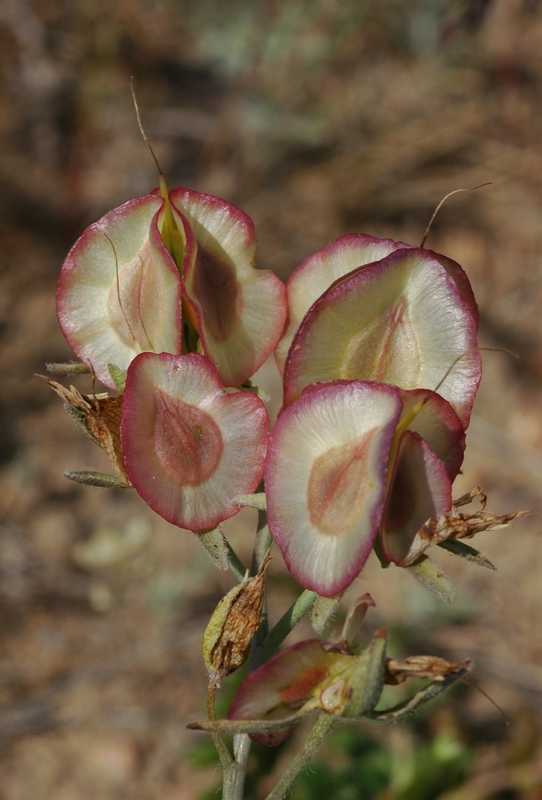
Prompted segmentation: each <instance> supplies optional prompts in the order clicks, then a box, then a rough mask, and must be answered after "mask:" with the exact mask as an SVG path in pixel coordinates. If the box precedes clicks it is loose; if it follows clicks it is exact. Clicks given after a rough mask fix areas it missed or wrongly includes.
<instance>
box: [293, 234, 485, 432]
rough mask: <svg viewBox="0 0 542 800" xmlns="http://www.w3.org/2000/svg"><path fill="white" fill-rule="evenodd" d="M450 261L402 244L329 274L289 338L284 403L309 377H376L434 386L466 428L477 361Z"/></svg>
mask: <svg viewBox="0 0 542 800" xmlns="http://www.w3.org/2000/svg"><path fill="white" fill-rule="evenodd" d="M454 263H455V262H450V263H449V264H447V267H446V268H445V267H443V266H442V264H441V263H440V262H439V261H437V259H436V258H434V257H433V256H432V255H430V254H429V253H427V251H425V250H420V249H418V248H409V249H403V250H396V251H395V252H393V253H391V254H390V255H389V256H387V257H386V258H383V259H381V260H380V261H377V262H375V263H373V264H371V265H368V266H364V267H361V268H359V269H356V270H354V271H353V272H350V273H349V274H348V275H346V276H345V277H344V278H339V279H338V280H337V281H335V283H334V284H333V285H332V286H331V287H330V288H329V289H328V290H327V291H326V292H324V294H323V295H322V296H321V297H320V298H319V300H317V301H316V302H315V303H314V304H313V306H312V307H311V309H310V311H309V312H308V313H307V314H306V316H305V318H304V319H303V322H302V323H301V326H300V327H299V329H298V331H297V333H296V335H295V337H294V339H293V342H292V345H291V347H290V350H289V353H288V358H287V361H286V365H285V369H284V403H285V405H289V404H291V403H292V402H294V400H296V399H297V398H298V397H299V396H300V395H301V392H302V391H303V389H304V388H305V387H306V386H309V385H311V384H313V383H317V382H322V381H324V382H326V381H333V380H337V379H343V380H362V381H379V382H383V383H388V384H392V385H395V386H398V387H401V388H403V389H433V390H435V389H437V391H438V393H439V394H440V395H442V397H444V398H445V399H446V400H448V402H449V403H450V405H451V406H452V408H453V409H454V411H455V412H456V414H457V416H458V417H459V419H460V421H461V424H462V425H463V427H464V428H466V427H467V425H468V422H469V418H470V413H471V409H472V404H473V402H474V397H475V394H476V390H477V388H478V384H479V382H480V375H481V367H480V355H479V352H478V344H477V317H476V315H475V314H474V313H473V309H472V307H471V306H470V304H469V303H468V302H467V301H466V300H465V299H464V298H463V296H462V293H461V291H460V290H459V288H458V283H457V282H456V280H455V279H454V278H453V277H452V276H451V275H450V273H449V271H448V270H451V269H453V267H452V266H451V265H453V264H454ZM458 280H459V279H458ZM465 291H466V290H465ZM437 387H438V388H437Z"/></svg>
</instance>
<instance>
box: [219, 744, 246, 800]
mask: <svg viewBox="0 0 542 800" xmlns="http://www.w3.org/2000/svg"><path fill="white" fill-rule="evenodd" d="M250 745H251V741H250V739H249V737H248V735H247V734H246V733H240V734H237V735H236V736H234V737H233V755H234V758H235V761H232V762H231V764H228V765H227V766H225V767H224V765H223V769H224V781H223V785H222V800H243V792H244V788H245V776H246V774H247V763H248V756H249V753H250Z"/></svg>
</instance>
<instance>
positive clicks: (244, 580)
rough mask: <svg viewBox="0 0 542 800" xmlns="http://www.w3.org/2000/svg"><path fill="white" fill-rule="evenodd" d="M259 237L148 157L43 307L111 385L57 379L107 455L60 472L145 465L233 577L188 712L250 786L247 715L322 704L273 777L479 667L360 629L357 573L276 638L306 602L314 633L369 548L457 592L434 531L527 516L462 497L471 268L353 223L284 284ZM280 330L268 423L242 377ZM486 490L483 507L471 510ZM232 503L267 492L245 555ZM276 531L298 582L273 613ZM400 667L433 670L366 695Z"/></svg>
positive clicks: (258, 718)
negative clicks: (270, 588) (272, 416)
mask: <svg viewBox="0 0 542 800" xmlns="http://www.w3.org/2000/svg"><path fill="white" fill-rule="evenodd" d="M255 244H256V239H255V233H254V227H253V224H252V222H251V220H250V219H249V217H248V216H247V215H246V214H244V213H243V212H242V211H240V210H239V209H237V208H235V207H234V206H233V205H231V204H230V203H227V202H225V201H224V200H220V199H219V198H217V197H211V196H210V195H206V194H200V193H198V192H194V191H191V190H188V189H176V190H174V191H171V192H169V191H168V190H167V188H166V186H165V183H164V181H163V180H161V185H160V189H157V190H155V191H153V192H151V193H150V194H148V195H146V196H144V197H138V198H135V199H134V200H130V201H129V202H127V203H125V204H124V205H122V206H120V208H116V209H114V210H113V211H111V212H110V213H108V214H106V215H105V216H104V217H103V218H102V219H101V220H99V221H98V222H96V223H94V224H93V225H91V226H90V227H89V228H87V229H86V230H85V231H84V233H83V234H82V235H81V237H80V238H79V239H78V240H77V242H76V243H75V244H74V246H73V247H72V249H71V250H70V252H69V254H68V256H67V258H66V260H65V262H64V264H63V266H62V270H61V273H60V280H59V284H58V293H57V308H58V317H59V320H60V325H61V327H62V330H63V332H64V335H65V337H66V339H67V340H68V342H69V343H70V345H71V346H72V347H73V349H74V351H75V353H76V355H77V356H78V358H79V360H80V362H79V363H77V364H68V365H49V368H50V371H56V372H57V373H63V374H64V375H69V374H71V373H75V372H80V371H87V372H92V374H93V375H94V376H95V378H97V379H99V380H100V381H101V382H102V383H103V384H105V386H106V387H107V388H108V389H109V390H112V392H113V394H112V395H110V394H108V393H103V394H96V393H93V394H91V395H87V396H84V395H82V394H80V393H79V392H78V391H77V390H76V389H74V388H73V387H70V388H65V387H63V386H62V385H60V384H58V383H56V382H55V381H52V380H49V383H50V385H51V387H52V388H53V389H54V390H55V391H56V392H57V393H58V394H60V395H61V397H62V398H63V399H64V401H65V403H66V407H67V410H68V411H69V413H70V415H71V416H72V417H73V418H74V419H75V421H76V422H77V423H78V424H79V425H80V427H81V428H82V429H83V431H84V432H85V433H87V434H88V435H89V436H90V437H91V438H92V439H93V440H94V441H96V442H97V443H98V444H99V445H100V446H101V447H102V448H103V449H104V450H105V452H106V453H107V455H108V456H109V458H110V460H111V464H112V469H113V474H104V473H101V472H95V471H91V470H79V471H76V472H71V473H68V477H69V478H71V479H72V480H76V481H79V482H81V483H86V484H91V485H95V486H112V487H126V488H131V487H133V488H135V490H136V491H137V492H138V494H139V495H140V496H141V497H142V499H143V500H144V501H145V502H146V503H148V505H150V506H151V508H153V509H154V511H156V512H157V513H158V514H160V515H161V516H162V517H164V518H165V519H166V520H168V521H169V522H171V523H172V524H174V525H177V526H178V527H179V528H184V529H188V531H192V532H193V533H195V534H196V535H197V536H198V538H199V539H200V541H201V542H202V543H203V545H204V546H205V548H206V549H207V552H208V553H209V555H210V556H211V558H212V560H213V562H214V564H215V565H216V566H218V567H219V568H221V569H231V570H232V572H233V573H234V575H235V576H236V578H237V580H238V585H237V586H235V587H234V589H232V590H231V591H230V592H229V593H228V594H227V595H226V596H225V597H224V598H223V600H222V601H221V602H220V604H219V606H218V607H217V609H216V611H215V612H214V614H213V616H212V618H211V620H210V622H209V625H208V628H207V631H206V633H205V637H204V647H203V651H204V661H205V665H206V667H207V669H208V672H209V695H208V704H207V705H208V717H209V719H208V720H206V721H203V722H198V723H193V724H192V726H191V727H196V728H199V729H203V730H208V731H210V733H211V734H212V736H213V738H214V741H215V744H216V747H217V750H218V753H219V756H220V760H221V762H222V767H223V770H224V780H223V797H224V798H225V799H226V800H239V798H242V796H243V783H244V777H245V771H246V765H247V759H248V752H249V747H250V739H251V738H252V739H256V740H258V741H263V742H265V743H267V744H269V745H276V744H278V743H279V742H281V741H283V740H284V739H285V738H286V736H287V735H288V733H289V731H290V730H291V728H292V727H293V726H294V725H295V724H296V723H297V722H298V720H299V719H301V718H302V717H305V716H307V715H312V716H313V717H314V719H315V722H314V726H313V728H312V731H311V733H310V734H309V736H308V738H307V741H306V742H305V744H304V746H303V748H302V749H301V751H300V752H299V753H298V754H297V755H296V756H295V757H294V758H293V761H292V763H291V764H290V766H289V767H288V769H287V770H286V771H285V773H284V775H283V777H282V778H281V779H280V781H279V783H278V784H277V786H276V787H275V788H274V789H273V790H272V791H271V793H270V795H269V798H275V799H277V798H282V797H284V796H285V794H286V793H287V792H288V790H289V788H290V786H291V785H292V782H293V781H294V780H295V777H296V775H298V774H299V772H300V771H301V770H302V769H303V768H304V767H305V766H306V765H307V764H308V763H309V761H310V760H311V759H312V757H313V755H314V753H315V751H316V749H317V747H318V745H319V744H320V743H321V742H322V741H323V739H324V737H325V736H326V734H327V733H328V732H329V730H330V729H331V727H332V726H333V725H334V724H336V723H337V722H340V721H346V720H355V719H359V718H361V717H369V718H371V719H383V720H390V719H397V718H400V717H402V716H404V715H405V714H408V713H409V712H411V711H412V710H413V709H414V708H416V707H418V706H419V705H421V704H422V703H424V702H426V701H427V700H429V699H431V698H433V697H435V696H436V695H438V694H440V693H441V692H442V691H443V690H444V689H446V688H447V687H448V686H450V685H451V684H452V683H454V682H455V681H457V680H458V679H459V678H461V677H463V676H464V675H465V674H466V673H467V671H468V670H469V668H470V661H468V660H465V661H464V662H463V663H461V664H450V663H448V662H446V661H444V660H442V659H439V658H435V657H431V656H414V657H412V658H408V659H406V660H405V661H402V662H398V661H394V660H393V659H392V658H391V657H390V656H389V655H388V652H387V637H386V631H384V630H380V631H378V632H377V633H376V635H375V636H374V638H373V639H372V641H371V642H369V643H365V646H362V645H360V644H359V638H358V630H359V627H360V625H361V622H362V621H363V618H364V616H365V613H366V611H367V609H368V608H369V607H370V606H371V605H374V602H373V599H372V597H371V596H370V595H367V594H366V595H363V596H362V597H361V598H359V600H358V601H356V602H355V603H354V604H353V606H352V608H351V609H350V611H349V612H348V615H347V618H346V621H345V623H344V625H343V627H342V629H340V630H339V631H338V633H336V634H335V635H334V636H331V637H327V638H314V639H310V640H308V641H302V642H300V643H298V644H296V645H294V646H293V647H288V648H286V649H285V650H282V651H281V652H279V648H280V646H281V644H282V642H283V641H284V639H285V638H286V637H287V635H288V634H289V633H290V631H291V630H292V629H293V627H294V626H295V625H296V624H297V623H298V622H299V620H300V619H301V618H302V617H303V616H304V615H305V614H307V613H311V618H312V623H313V626H314V628H315V631H316V633H317V634H318V636H319V637H321V636H322V635H323V632H324V630H325V629H328V628H329V621H330V619H331V617H332V615H333V613H334V611H335V609H336V607H337V605H338V601H339V599H340V597H341V596H342V594H343V593H344V591H345V590H346V589H347V588H348V587H349V586H350V584H351V583H352V582H353V581H355V579H356V578H357V576H358V575H359V574H360V572H361V570H362V569H363V566H364V564H365V562H366V560H367V558H368V556H369V553H370V552H371V550H372V549H375V550H376V553H377V555H378V558H379V559H380V562H381V563H382V566H383V567H387V566H389V565H390V564H391V563H393V564H396V565H397V566H399V567H402V568H404V569H407V570H408V571H409V572H411V573H412V574H413V576H414V577H416V578H418V579H419V580H420V581H422V582H423V583H424V584H426V585H427V586H428V587H429V588H430V589H432V590H433V591H434V592H436V593H437V594H438V595H439V596H440V597H441V598H443V599H444V600H446V601H449V602H450V601H451V600H452V599H453V589H452V587H451V585H450V583H449V581H448V579H447V578H446V576H445V575H444V574H443V572H442V571H441V569H440V567H438V566H437V565H436V564H435V563H434V562H433V561H432V560H431V559H430V558H429V556H428V555H427V550H428V549H429V548H430V546H436V547H441V548H444V549H446V550H448V551H449V552H452V553H455V554H456V555H458V556H460V557H463V558H466V559H468V560H470V561H473V562H474V563H476V564H479V565H482V566H488V567H492V565H491V563H490V562H489V561H488V560H487V559H485V558H484V557H483V556H482V555H481V554H480V553H479V552H478V551H477V550H475V549H474V548H473V547H471V546H470V545H468V544H466V543H465V541H464V540H465V539H469V538H471V537H472V536H473V535H474V534H475V533H476V532H477V531H479V530H487V529H491V528H498V527H506V526H507V525H508V524H509V523H510V522H511V520H512V519H513V518H514V517H515V516H517V514H509V515H506V516H500V517H496V516H493V515H491V514H490V513H488V512H487V511H486V509H485V497H484V496H483V494H482V493H481V492H480V490H474V491H473V492H472V493H471V494H469V495H467V496H464V497H462V498H460V500H459V501H456V502H455V503H454V501H453V500H452V483H453V480H454V478H455V477H456V475H457V473H458V471H459V469H460V466H461V463H462V460H463V454H464V448H465V431H466V429H467V427H468V424H469V418H470V414H471V409H472V405H473V402H474V398H475V395H476V391H477V388H478V385H479V382H480V377H481V364H480V355H479V348H478V343H477V325H478V311H477V307H476V302H475V300H474V297H473V293H472V289H471V287H470V283H469V281H468V278H467V276H466V275H465V273H464V271H463V270H462V269H461V267H460V266H459V265H458V264H457V263H456V262H455V261H452V260H451V259H449V258H447V257H445V256H443V255H440V254H438V253H433V252H431V251H429V250H426V249H423V248H419V247H414V246H412V245H409V244H405V243H403V242H395V241H392V240H389V239H376V238H374V237H372V236H367V235H358V234H351V235H348V236H343V237H341V238H340V239H338V240H337V241H336V242H333V243H331V244H329V245H327V246H326V247H324V248H323V249H322V250H320V251H319V252H318V253H316V254H315V255H313V256H311V257H309V258H308V259H307V260H306V261H304V262H303V263H302V264H301V265H300V266H299V267H298V268H297V269H296V270H294V272H293V274H292V275H291V277H290V279H289V281H288V283H287V285H286V286H285V285H284V284H283V283H282V282H281V281H280V280H279V279H278V278H277V277H276V276H275V275H273V274H272V273H270V272H268V271H263V270H259V269H256V268H255ZM273 352H274V353H275V358H276V361H277V364H278V367H279V370H280V372H281V375H282V380H283V390H284V404H283V407H282V410H281V412H280V414H279V418H278V421H277V423H276V425H275V427H274V429H273V431H272V432H270V431H269V418H268V415H267V411H266V407H265V404H264V402H263V401H262V399H261V397H260V393H259V392H258V388H257V387H256V386H255V385H254V384H253V383H252V382H251V378H252V376H253V375H254V373H255V372H256V370H258V368H259V367H260V366H261V365H262V364H263V363H264V361H265V360H266V359H267V358H268V357H269V356H270V355H271V354H272V353H273ZM476 496H478V498H479V500H480V501H481V507H480V509H479V510H478V511H477V512H475V513H472V514H466V513H464V512H463V510H462V509H463V507H464V506H465V505H466V504H467V503H469V502H471V501H472V500H473V499H474V498H475V497H476ZM243 506H252V507H254V508H257V509H258V510H259V525H258V530H257V532H256V538H255V546H254V558H253V564H252V569H253V572H254V574H253V577H250V573H249V572H248V570H245V567H244V565H243V564H241V562H240V560H239V558H238V557H237V556H236V554H235V553H234V552H233V550H232V548H231V546H230V545H229V543H228V542H227V541H226V540H225V538H224V536H223V534H222V531H221V528H220V525H221V523H222V522H223V521H224V520H226V519H228V518H230V517H232V516H234V515H235V514H237V513H238V511H239V510H240V508H241V507H243ZM181 535H186V534H184V533H183V534H181ZM273 542H275V543H276V546H277V547H278V548H279V549H280V551H281V553H282V555H283V557H284V560H285V562H286V565H287V567H288V569H289V570H290V572H291V573H292V575H293V576H294V578H295V579H296V580H297V581H298V582H299V584H300V586H301V587H303V591H302V592H301V593H300V595H299V597H298V599H297V600H296V602H295V603H294V605H293V607H292V608H291V609H290V610H289V611H288V612H287V613H286V614H285V615H284V617H283V618H282V619H281V620H280V621H279V622H278V624H277V625H276V626H275V627H274V628H273V629H272V630H268V627H267V613H266V607H265V581H266V567H267V564H268V563H269V559H270V555H269V551H270V549H271V547H272V544H273ZM373 591H374V590H373ZM249 653H250V668H249V675H248V677H247V678H246V680H245V681H244V682H243V683H242V684H241V686H240V688H239V691H238V693H237V696H236V697H235V699H234V701H233V703H232V705H231V707H230V710H229V713H228V719H226V720H217V719H216V717H215V711H214V695H215V691H216V689H217V688H218V687H219V685H220V683H221V681H222V680H223V679H224V678H225V677H226V676H227V675H228V674H229V673H230V672H232V671H233V670H235V669H237V668H238V667H239V666H240V665H241V664H242V663H243V662H244V660H245V659H246V658H248V656H249ZM410 677H414V678H418V679H419V678H423V679H426V681H427V683H426V684H425V686H424V688H422V689H421V690H418V691H417V692H415V693H414V694H413V695H412V696H411V697H410V699H408V700H406V701H403V702H402V703H401V704H400V705H398V706H397V707H395V708H384V709H382V708H380V707H379V702H380V698H381V694H382V690H383V687H384V685H385V684H386V683H392V684H393V683H400V682H403V681H405V680H407V679H408V678H410ZM225 734H226V735H230V734H231V735H233V737H234V739H233V750H230V748H229V747H228V746H227V744H226V741H225V740H224V738H223V737H224V735H225Z"/></svg>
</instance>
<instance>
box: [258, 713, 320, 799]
mask: <svg viewBox="0 0 542 800" xmlns="http://www.w3.org/2000/svg"><path fill="white" fill-rule="evenodd" d="M335 722H336V719H335V717H333V716H332V715H331V714H320V715H319V717H318V719H317V720H316V722H315V723H314V726H313V728H312V730H311V732H310V733H309V735H308V736H307V740H306V741H305V744H304V745H303V747H302V749H301V750H300V751H299V753H298V754H297V755H296V756H295V757H294V758H293V759H292V761H291V762H290V764H289V765H288V768H287V769H286V771H285V772H284V774H283V775H282V778H281V779H280V780H279V782H278V783H277V785H276V786H275V788H274V789H272V791H271V792H269V794H268V795H267V797H266V798H265V800H283V798H284V797H286V795H287V794H288V792H289V791H290V789H291V788H292V784H293V783H294V781H295V779H296V778H297V777H298V775H299V774H300V773H301V772H303V770H304V769H305V768H306V767H308V765H309V764H310V763H311V761H312V759H313V758H314V756H315V753H316V751H317V750H318V748H319V747H320V745H321V744H322V742H323V741H324V739H325V738H326V736H327V735H328V733H329V732H330V730H331V728H332V727H333V725H334V724H335Z"/></svg>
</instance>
